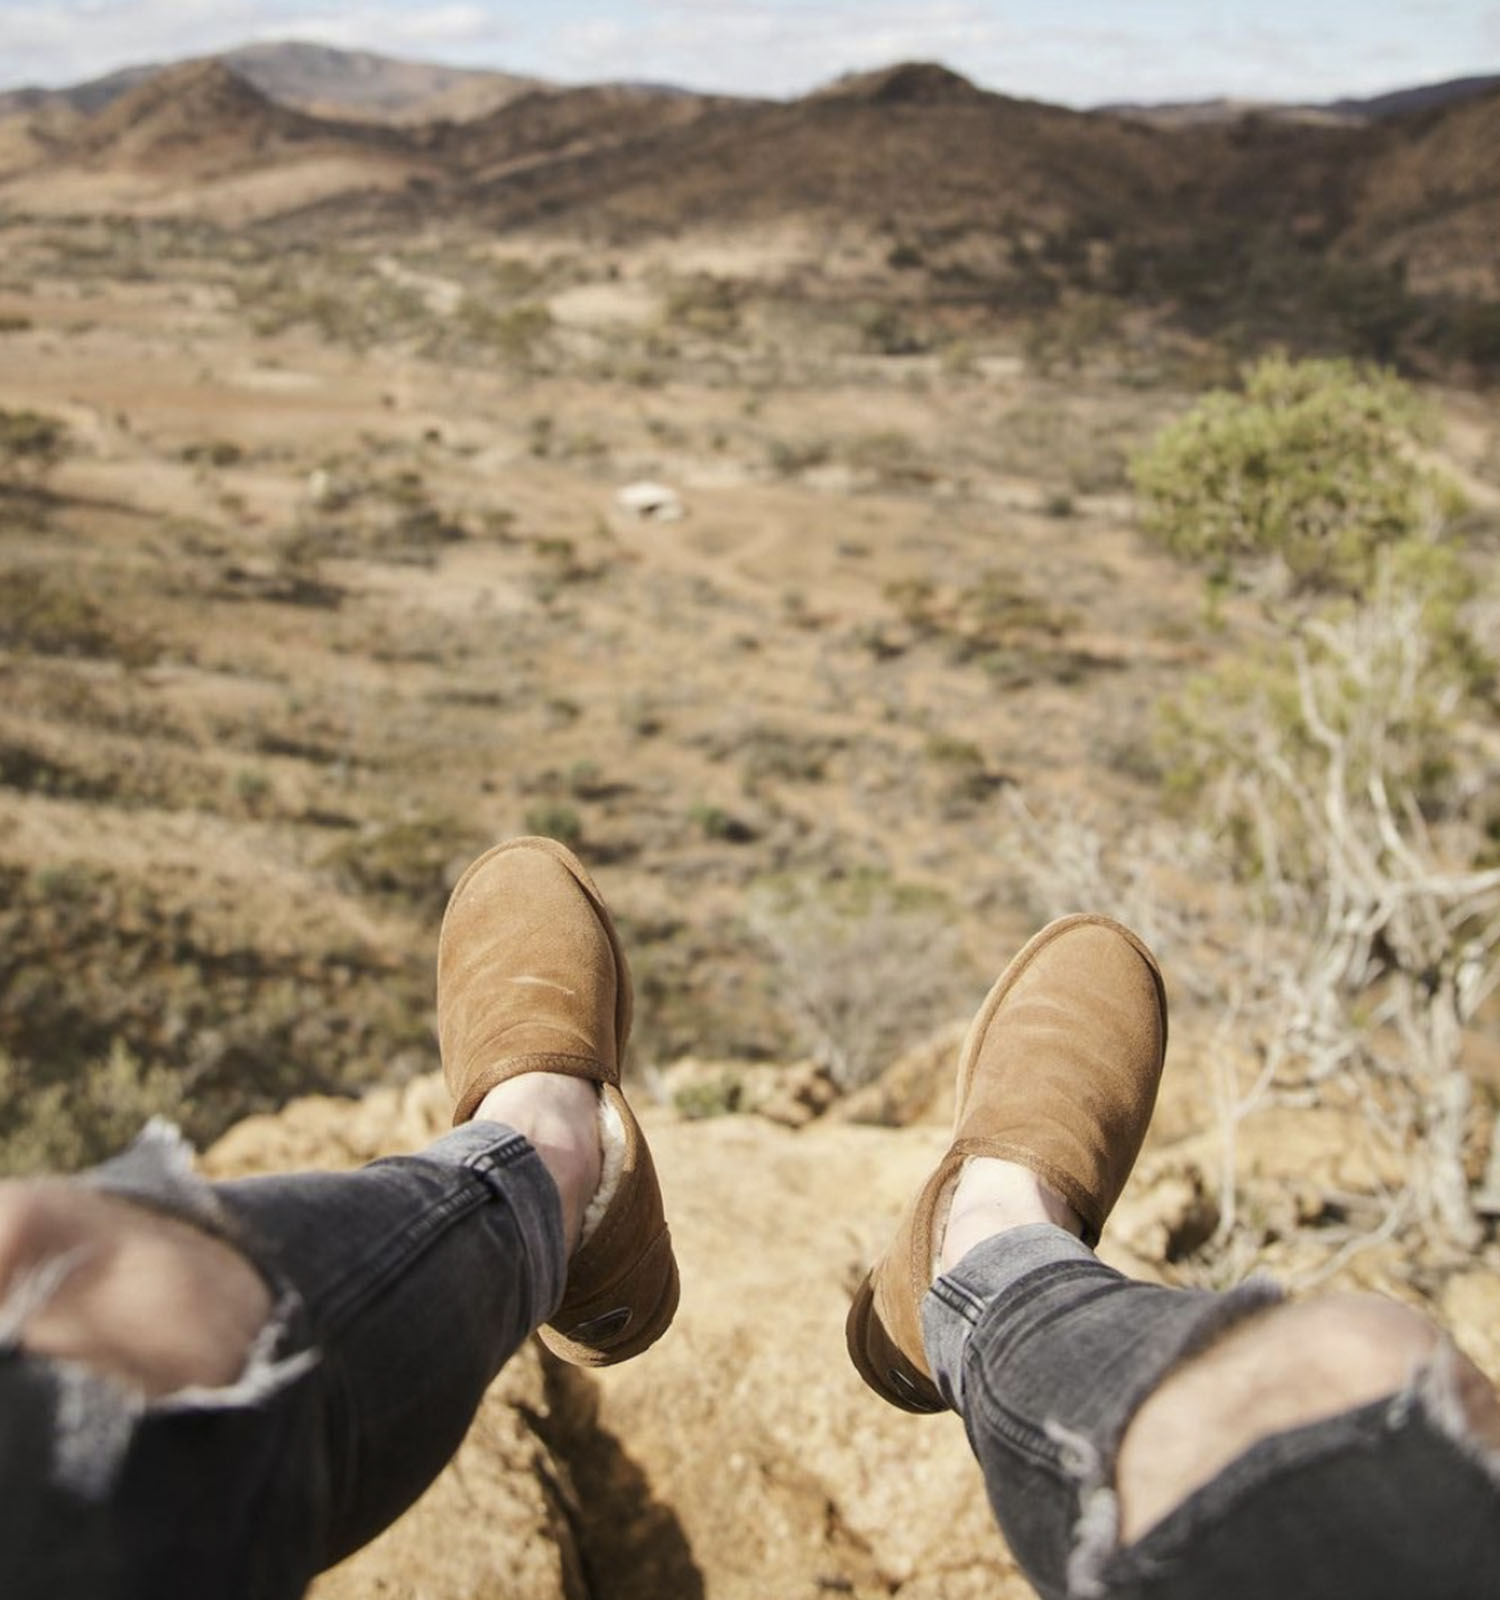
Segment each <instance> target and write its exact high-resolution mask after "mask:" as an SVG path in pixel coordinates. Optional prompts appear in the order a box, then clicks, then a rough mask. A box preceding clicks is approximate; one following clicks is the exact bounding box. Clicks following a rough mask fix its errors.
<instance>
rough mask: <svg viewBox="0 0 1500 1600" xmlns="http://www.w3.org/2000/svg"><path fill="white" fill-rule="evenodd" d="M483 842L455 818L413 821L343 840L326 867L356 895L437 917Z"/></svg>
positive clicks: (394, 824)
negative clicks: (382, 900)
mask: <svg viewBox="0 0 1500 1600" xmlns="http://www.w3.org/2000/svg"><path fill="white" fill-rule="evenodd" d="M484 842H485V841H484V840H483V838H482V837H481V836H480V835H478V834H477V833H475V832H474V830H473V829H471V828H467V827H465V826H463V825H462V824H461V823H458V822H455V821H454V820H453V819H452V818H451V817H446V816H436V815H435V816H422V817H414V818H407V819H405V820H402V821H399V822H390V823H386V824H384V825H382V826H379V827H375V828H372V829H369V830H367V831H362V832H361V833H359V834H358V835H356V836H354V837H351V838H349V839H346V840H344V841H343V842H342V843H340V844H339V845H337V846H336V847H335V848H334V849H333V850H331V851H330V852H329V853H328V855H327V857H325V863H324V864H325V865H326V866H329V867H331V868H332V869H333V870H334V872H335V874H336V875H337V876H338V878H339V880H340V882H342V883H343V884H344V885H345V886H346V887H348V888H350V889H352V890H354V891H355V892H356V893H359V894H368V895H374V896H376V897H378V898H380V899H385V900H392V901H395V902H398V903H402V904H405V905H406V906H408V907H410V908H411V909H412V910H414V911H417V912H419V913H421V914H422V915H424V916H429V917H436V916H438V915H440V914H441V912H442V909H443V907H444V906H445V905H446V904H447V901H448V891H449V890H450V889H451V888H452V886H453V883H454V882H455V881H456V879H457V877H458V873H459V871H461V870H462V868H463V866H464V865H465V864H466V863H467V862H468V861H469V859H470V858H471V857H473V856H476V855H477V854H478V853H479V851H480V850H481V849H482V848H483V846H484Z"/></svg>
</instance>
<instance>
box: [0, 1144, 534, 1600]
mask: <svg viewBox="0 0 1500 1600" xmlns="http://www.w3.org/2000/svg"><path fill="white" fill-rule="evenodd" d="M78 1181H79V1182H81V1183H86V1184H89V1185H91V1186H92V1187H93V1188H95V1189H97V1190H100V1191H103V1192H106V1193H109V1194H113V1195H118V1196H121V1197H123V1198H127V1199H131V1200H135V1201H138V1202H139V1203H141V1204H143V1205H145V1206H148V1207H151V1208H153V1209H156V1210H160V1211H164V1212H167V1213H169V1214H171V1215H173V1216H176V1217H181V1218H184V1219H186V1220H188V1221H191V1222H195V1223H197V1224H198V1225H200V1226H201V1227H203V1228H205V1229H206V1230H207V1231H209V1232H210V1233H213V1234H216V1235H218V1236H219V1237H221V1238H223V1239H225V1240H227V1241H228V1242H230V1243H231V1244H233V1245H235V1246H236V1247H237V1248H239V1249H240V1250H242V1251H243V1253H244V1254H245V1255H246V1256H248V1257H249V1258H250V1259H251V1260H252V1261H254V1262H255V1264H256V1265H257V1266H258V1267H259V1268H260V1270H261V1272H262V1274H263V1275H264V1276H265V1278H266V1279H267V1281H268V1282H269V1283H270V1284H271V1285H272V1288H273V1291H274V1293H275V1294H276V1296H277V1306H276V1310H275V1312H274V1314H273V1316H272V1320H271V1323H270V1325H269V1326H268V1327H267V1329H266V1330H265V1332H264V1334H263V1336H262V1338H261V1340H260V1342H259V1345H258V1347H257V1348H256V1349H255V1350H254V1351H252V1353H251V1356H250V1359H249V1361H248V1362H247V1364H246V1368H245V1371H244V1373H243V1375H242V1376H241V1378H240V1380H239V1381H238V1382H237V1383H236V1384H235V1385H233V1386H232V1387H230V1388H226V1389H214V1390H188V1391H183V1392H180V1393H178V1394H175V1395H173V1396H171V1397H169V1398H168V1399H166V1400H161V1401H156V1402H151V1403H145V1402H142V1401H141V1400H139V1399H137V1398H134V1397H132V1396H131V1395H130V1394H129V1393H128V1392H127V1391H126V1390H125V1389H124V1387H123V1386H121V1385H119V1384H117V1383H114V1382H113V1381H111V1380H109V1379H108V1378H104V1377H99V1376H96V1375H95V1374H93V1373H90V1372H89V1371H87V1370H85V1369H84V1368H82V1367H79V1366H76V1365H72V1364H69V1363H65V1362H53V1361H48V1360H44V1359H41V1358H39V1357H36V1356H33V1355H30V1354H28V1353H26V1352H25V1351H23V1350H22V1349H21V1348H20V1335H21V1332H22V1331H23V1326H24V1322H25V1317H26V1314H27V1310H28V1304H29V1305H30V1306H33V1307H34V1306H35V1304H36V1303H37V1301H38V1299H39V1297H41V1296H44V1295H45V1294H46V1292H47V1289H48V1284H47V1282H46V1277H47V1274H46V1273H45V1272H43V1273H37V1274H33V1275H32V1277H31V1279H30V1280H29V1281H23V1282H20V1283H13V1284H12V1285H11V1286H10V1288H9V1290H8V1292H7V1295H6V1297H5V1303H4V1304H3V1305H0V1508H3V1509H0V1596H3V1597H4V1600H294V1597H295V1596H297V1595H300V1594H301V1593H302V1592H303V1590H304V1589H305V1587H306V1586H307V1584H308V1582H309V1581H310V1580H311V1578H312V1577H313V1576H314V1575H315V1574H316V1573H317V1572H319V1571H321V1570H322V1569H323V1568H325V1567H328V1566H331V1565H332V1564H333V1563H334V1562H336V1561H339V1560H341V1559H342V1558H343V1557H344V1556H346V1555H348V1554H349V1553H350V1552H351V1551H353V1550H356V1549H358V1548H359V1546H360V1545H362V1544H364V1543H366V1542H367V1541H368V1540H370V1539H371V1538H373V1537H374V1536H375V1534H376V1533H378V1532H379V1531H380V1530H381V1529H382V1528H383V1527H384V1526H385V1525H386V1524H387V1523H389V1522H391V1521H392V1520H393V1519H394V1518H395V1517H397V1516H398V1515H399V1514H400V1513H401V1512H402V1511H403V1510H405V1509H406V1507H407V1506H408V1505H410V1504H411V1503H412V1501H414V1500H415V1499H416V1498H417V1496H418V1495H419V1494H421V1492H422V1490H423V1489H425V1488H426V1487H427V1485H428V1484H429V1483H430V1482H431V1481H432V1479H433V1478H434V1477H435V1476H436V1475H437V1473H438V1472H439V1471H441V1469H442V1467H443V1465H444V1463H445V1462H446V1461H447V1460H448V1458H449V1457H450V1456H451V1455H452V1454H453V1452H454V1451H455V1450H456V1449H457V1448H458V1446H459V1443H460V1442H461V1440H462V1439H463V1436H464V1434H465V1432H466V1431H467V1430H468V1427H469V1423H470V1422H471V1421H472V1420H473V1416H474V1412H475V1410H476V1408H477V1407H478V1405H479V1401H480V1399H481V1397H482V1396H483V1394H484V1391H485V1389H486V1388H487V1387H488V1385H489V1383H490V1381H491V1380H492V1379H493V1378H494V1376H495V1374H496V1373H497V1372H498V1371H499V1370H500V1368H501V1366H502V1365H503V1364H504V1363H505V1361H506V1360H507V1358H508V1357H509V1356H510V1355H511V1354H512V1353H513V1352H514V1351H515V1350H516V1348H517V1347H518V1346H519V1345H520V1344H521V1342H522V1341H523V1340H524V1339H525V1338H526V1337H527V1336H528V1335H529V1334H530V1333H531V1332H532V1330H533V1329H535V1328H536V1327H538V1326H540V1324H542V1323H543V1322H545V1321H546V1320H547V1319H548V1317H550V1316H551V1314H552V1313H553V1311H555V1310H556V1308H557V1305H558V1303H559V1302H560V1300H561V1298H562V1290H563V1279H564V1275H565V1267H566V1262H565V1251H564V1245H563V1224H562V1208H561V1204H560V1202H559V1200H558V1195H557V1190H556V1187H555V1186H554V1184H553V1182H552V1179H551V1178H550V1177H549V1176H548V1173H547V1170H546V1168H545V1167H544V1166H543V1165H542V1163H541V1160H540V1159H539V1157H538V1156H537V1155H536V1153H535V1151H533V1150H532V1148H531V1146H530V1145H529V1144H528V1143H527V1142H526V1140H525V1139H523V1138H522V1137H521V1135H520V1134H518V1133H514V1132H512V1131H511V1130H510V1129H508V1128H504V1127H501V1126H499V1125H498V1124H496V1123H484V1122H471V1123H468V1124H466V1125H465V1126H463V1127H461V1128H458V1129H455V1130H454V1131H453V1132H452V1133H449V1134H447V1135H445V1136H444V1137H443V1138H441V1139H439V1140H438V1141H437V1142H436V1143H435V1144H433V1145H431V1146H430V1147H429V1148H428V1149H427V1150H426V1151H424V1152H423V1153H422V1154H420V1155H416V1156H404V1157H395V1158H392V1159H390V1160H386V1161H377V1162H375V1163H374V1164H373V1165H371V1166H368V1167H365V1168H364V1169H362V1170H361V1171H359V1172H350V1173H304V1174H301V1175H296V1176H289V1177H274V1178H254V1179H248V1180H245V1181H243V1182H238V1183H220V1184H212V1185H210V1184H206V1183H204V1182H202V1181H201V1180H199V1179H197V1178H196V1177H194V1176H193V1174H192V1171H191V1167H190V1164H189V1161H188V1159H187V1153H186V1149H185V1147H184V1146H183V1145H182V1143H181V1141H180V1140H179V1139H178V1137H177V1135H176V1134H175V1133H174V1132H173V1131H172V1130H171V1129H170V1128H167V1127H166V1126H165V1125H162V1124H154V1125H153V1126H152V1127H151V1128H149V1129H148V1130H147V1131H146V1133H145V1134H143V1135H142V1137H141V1139H140V1140H138V1141H137V1143H136V1144H135V1145H134V1146H133V1147H132V1148H131V1149H130V1150H128V1151H127V1152H126V1153H125V1154H124V1155H122V1156H120V1157H118V1158H116V1159H115V1160H114V1161H112V1162H110V1163H108V1164H107V1165H105V1166H103V1167H100V1168H97V1169H95V1170H94V1171H93V1172H90V1173H87V1174H84V1175H83V1176H82V1177H81V1178H80V1179H79V1180H78Z"/></svg>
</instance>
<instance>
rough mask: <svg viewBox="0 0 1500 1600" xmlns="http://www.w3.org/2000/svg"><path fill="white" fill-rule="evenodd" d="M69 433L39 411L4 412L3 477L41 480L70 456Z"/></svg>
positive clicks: (0, 439) (0, 418)
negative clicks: (25, 477) (23, 475)
mask: <svg viewBox="0 0 1500 1600" xmlns="http://www.w3.org/2000/svg"><path fill="white" fill-rule="evenodd" d="M67 446H68V430H67V427H66V425H65V424H64V423H63V422H61V421H60V420H59V419H58V418H56V417H48V416H43V415H42V414H41V413H40V412H37V411H4V410H0V473H4V474H5V475H8V476H15V475H19V474H22V473H25V474H28V475H30V476H33V477H40V476H42V475H44V474H45V473H46V472H47V471H49V470H50V469H51V468H52V467H53V466H55V465H56V464H57V462H58V461H59V460H60V459H61V458H62V456H63V455H64V454H65V453H66V451H67Z"/></svg>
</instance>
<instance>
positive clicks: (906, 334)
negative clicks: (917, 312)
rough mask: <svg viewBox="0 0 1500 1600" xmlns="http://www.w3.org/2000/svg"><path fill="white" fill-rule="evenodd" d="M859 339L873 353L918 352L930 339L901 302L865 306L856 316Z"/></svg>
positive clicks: (923, 348) (909, 353) (895, 354)
mask: <svg viewBox="0 0 1500 1600" xmlns="http://www.w3.org/2000/svg"><path fill="white" fill-rule="evenodd" d="M856 322H857V326H858V328H859V336H860V342H861V344H863V346H864V348H865V349H866V350H867V351H869V352H870V353H871V354H872V355H879V356H917V355H921V354H922V353H923V352H924V351H926V350H928V349H930V348H931V341H930V340H929V339H928V338H927V336H926V335H925V334H924V333H922V332H921V330H920V329H918V328H917V327H916V325H915V324H914V323H913V322H912V319H911V317H910V316H909V315H908V314H907V313H906V312H905V311H903V310H902V309H901V308H900V307H899V306H878V305H877V306H866V307H864V309H863V310H862V311H860V313H859V315H858V317H857V318H856Z"/></svg>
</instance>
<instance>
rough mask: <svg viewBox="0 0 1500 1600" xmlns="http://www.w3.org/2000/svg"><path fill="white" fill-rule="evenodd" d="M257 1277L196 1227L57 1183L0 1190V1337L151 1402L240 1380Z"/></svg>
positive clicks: (259, 1285)
mask: <svg viewBox="0 0 1500 1600" xmlns="http://www.w3.org/2000/svg"><path fill="white" fill-rule="evenodd" d="M270 1313H271V1296H270V1292H269V1290H268V1289H267V1287H266V1284H265V1282H264V1280H263V1279H262V1278H261V1276H260V1274H259V1272H257V1271H256V1269H255V1268H254V1267H252V1266H251V1265H250V1263H249V1262H248V1261H246V1260H245V1259H244V1257H243V1256H241V1255H240V1254H239V1253H238V1252H237V1251H235V1250H233V1249H231V1248H230V1247H229V1246H228V1245H226V1244H224V1243H223V1242H222V1241H220V1240H218V1239H215V1238H213V1237H211V1236H210V1235H209V1234H207V1233H204V1232H203V1231H202V1230H201V1229H199V1228H196V1227H193V1226H191V1225H190V1224H188V1223H185V1222H179V1221H177V1220H176V1219H174V1218H171V1217H167V1216H163V1215H160V1214H158V1213H156V1212H153V1211H150V1210H148V1209H146V1208H144V1207H141V1206H137V1205H133V1204H131V1203H130V1202H128V1201H124V1200H118V1199H115V1198H113V1197H111V1196H106V1195H101V1194H98V1193H95V1192H93V1191H91V1190H88V1189H84V1188H81V1187H80V1186H78V1185H77V1184H72V1183H68V1182H65V1181H60V1180H46V1181H42V1182H36V1183H3V1184H0V1328H3V1329H4V1330H5V1333H6V1335H7V1337H8V1338H9V1339H10V1340H11V1341H12V1342H16V1343H19V1344H20V1345H21V1347H22V1348H24V1349H26V1350H28V1351H30V1352H32V1353H33V1354H36V1355H44V1356H49V1357H52V1358H54V1359H58V1360H67V1361H73V1362H76V1363H78V1364H79V1365H82V1366H87V1367H90V1368H92V1369H94V1370H95V1371H97V1372H100V1373H103V1374H106V1375H108V1376H110V1377H113V1378H115V1379H117V1380H119V1381H121V1382H123V1383H126V1384H127V1385H129V1386H130V1387H131V1388H133V1389H136V1390H138V1391H140V1392H142V1393H144V1394H145V1395H146V1396H147V1397H148V1398H156V1397H159V1396H161V1395H164V1394H170V1393H172V1392H174V1391H176V1390H179V1389H183V1388H188V1387H198V1386H204V1387H219V1386H222V1385H224V1384H227V1383H232V1382H233V1381H234V1380H235V1379H236V1378H237V1377H238V1376H239V1375H240V1373H241V1372H242V1371H243V1369H244V1365H245V1361H246V1359H247V1357H248V1354H249V1351H250V1349H251V1347H252V1345H253V1343H254V1341H255V1338H256V1336H257V1334H258V1333H259V1332H260V1330H261V1329H262V1328H263V1327H264V1326H265V1324H266V1321H267V1319H268V1318H269V1316H270Z"/></svg>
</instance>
